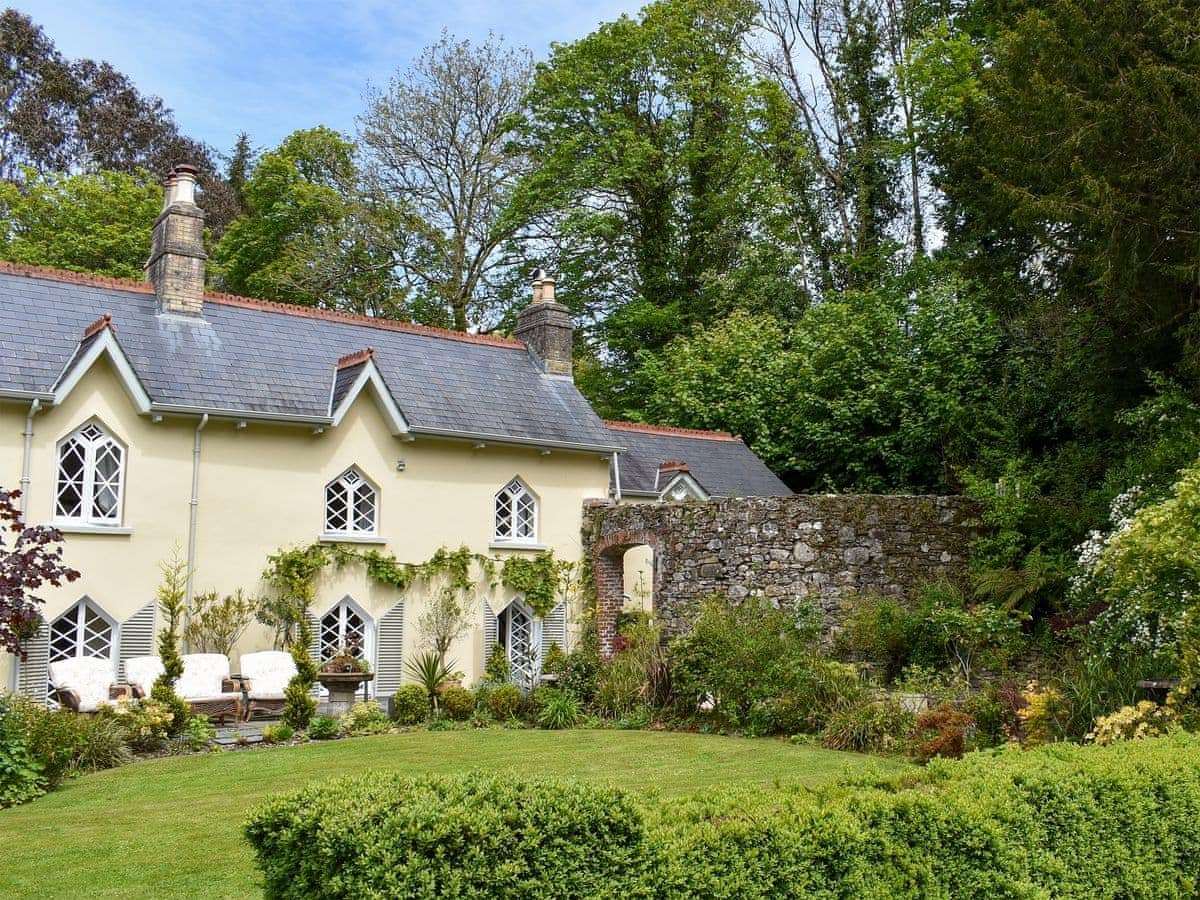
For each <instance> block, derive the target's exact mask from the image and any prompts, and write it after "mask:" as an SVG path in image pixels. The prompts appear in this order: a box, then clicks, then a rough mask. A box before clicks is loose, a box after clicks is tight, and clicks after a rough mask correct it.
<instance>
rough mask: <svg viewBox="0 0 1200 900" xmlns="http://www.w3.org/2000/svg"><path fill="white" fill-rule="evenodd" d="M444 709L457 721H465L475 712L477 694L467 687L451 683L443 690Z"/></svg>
mask: <svg viewBox="0 0 1200 900" xmlns="http://www.w3.org/2000/svg"><path fill="white" fill-rule="evenodd" d="M442 709H443V710H445V712H446V715H448V716H449V717H450V718H451V719H453V720H454V721H456V722H465V721H466V720H467V719H469V718H471V716H472V714H473V713H474V712H475V695H474V694H473V693H471V691H469V690H468V689H467V688H465V687H457V686H454V685H451V686H450V687H448V688H446V689H445V690H444V691H442Z"/></svg>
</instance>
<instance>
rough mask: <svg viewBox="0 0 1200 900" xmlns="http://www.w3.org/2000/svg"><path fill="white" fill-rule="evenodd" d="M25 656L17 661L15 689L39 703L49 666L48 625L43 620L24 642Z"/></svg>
mask: <svg viewBox="0 0 1200 900" xmlns="http://www.w3.org/2000/svg"><path fill="white" fill-rule="evenodd" d="M25 652H26V654H27V655H26V657H25V660H24V661H23V662H22V661H21V660H18V661H17V690H18V691H20V692H21V693H22V694H25V695H26V696H27V697H32V698H33V699H34V700H36V701H38V702H39V703H45V702H46V697H47V695H48V693H49V691H48V690H47V678H48V677H49V676H48V675H47V669H48V668H49V666H50V626H49V625H47V624H46V623H45V622H43V623H42V624H41V625H39V626H38V630H37V632H36V633H35V634H34V635H33V637H31V638H30V639H29V640H28V641H26V642H25Z"/></svg>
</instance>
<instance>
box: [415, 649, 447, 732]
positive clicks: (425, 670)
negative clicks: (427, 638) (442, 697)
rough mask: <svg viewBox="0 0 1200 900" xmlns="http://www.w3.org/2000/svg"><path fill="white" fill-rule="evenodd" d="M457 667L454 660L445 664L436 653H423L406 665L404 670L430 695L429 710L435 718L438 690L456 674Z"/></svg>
mask: <svg viewBox="0 0 1200 900" xmlns="http://www.w3.org/2000/svg"><path fill="white" fill-rule="evenodd" d="M456 665H458V664H457V663H456V662H455V661H454V660H451V661H450V662H448V663H447V662H445V661H444V660H443V659H442V657H441V654H439V653H437V652H435V651H427V652H425V653H422V654H421V655H420V656H417V657H414V658H413V659H410V660H409V661H408V662H406V663H405V664H404V670H405V671H406V672H408V674H409V675H411V676H412V677H413V679H414V680H415V681H416V682H417V684H419V685H421V686H422V687H424V688H425V690H426V691H427V692H428V693H429V708H430V710H431V711H432V712H433V714H434V715H435V716H436V715H437V712H438V688H440V687H441V686H442V682H443V681H446V680H447V679H448V678H449V677H450V675H451V673H453V672H454V667H455V666H456Z"/></svg>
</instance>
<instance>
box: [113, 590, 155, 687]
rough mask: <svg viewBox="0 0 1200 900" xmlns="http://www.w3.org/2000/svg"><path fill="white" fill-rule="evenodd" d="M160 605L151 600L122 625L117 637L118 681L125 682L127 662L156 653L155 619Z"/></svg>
mask: <svg viewBox="0 0 1200 900" xmlns="http://www.w3.org/2000/svg"><path fill="white" fill-rule="evenodd" d="M157 607H158V604H157V603H156V602H155V601H153V600H151V601H150V602H149V603H147V604H146V605H145V606H143V607H142V608H141V609H139V610H138V611H137V612H135V613H134V614H133V615H132V616H130V617H129V618H128V619H126V620H125V621H124V622H122V623H121V630H120V633H119V635H118V637H117V648H118V649H117V652H118V654H119V660H120V662H119V665H118V667H117V680H118V681H125V680H126V679H125V661H126V660H128V659H133V657H135V656H150V655H151V654H152V653H154V617H155V613H156V611H157Z"/></svg>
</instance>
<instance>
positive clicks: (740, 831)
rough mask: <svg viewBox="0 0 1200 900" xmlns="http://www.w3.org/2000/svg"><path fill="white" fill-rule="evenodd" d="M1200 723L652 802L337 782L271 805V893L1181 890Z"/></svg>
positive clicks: (1199, 798) (441, 784) (503, 788)
mask: <svg viewBox="0 0 1200 900" xmlns="http://www.w3.org/2000/svg"><path fill="white" fill-rule="evenodd" d="M1197 821H1200V739H1198V738H1195V737H1190V736H1176V737H1169V738H1162V739H1154V740H1147V741H1140V742H1136V743H1127V744H1121V745H1116V746H1113V747H1103V748H1102V747H1076V746H1068V745H1058V746H1053V747H1047V748H1043V749H1041V750H1037V751H1032V752H1021V751H1003V752H1000V753H995V754H973V755H970V756H968V757H967V758H966V759H964V760H962V761H959V762H954V761H948V760H937V761H935V762H934V763H932V764H931V765H930V766H928V767H927V768H925V769H921V770H914V771H913V772H912V773H908V774H905V775H901V776H889V777H882V776H881V777H878V778H874V777H866V778H863V777H859V778H858V779H856V780H853V781H846V782H843V783H842V784H840V785H837V786H835V787H833V788H828V789H824V790H819V791H812V790H805V789H801V788H782V789H779V790H775V791H730V792H724V793H718V794H705V795H702V796H696V797H692V798H689V799H686V800H676V801H666V802H662V803H658V804H654V805H652V807H651V808H649V809H641V808H639V806H638V805H636V804H635V803H634V802H633V801H632V800H631V799H630V798H629V797H627V796H625V795H623V794H622V793H621V792H620V791H618V790H615V789H613V788H605V787H596V786H587V785H582V784H575V783H571V782H563V781H555V780H536V779H532V780H526V779H521V778H517V777H514V776H505V775H495V774H493V775H475V774H470V775H464V776H459V777H449V778H423V779H404V778H399V777H396V776H385V775H372V776H366V777H361V778H352V779H347V780H344V781H340V782H330V783H327V784H324V785H321V786H318V787H312V788H308V789H306V790H305V791H303V792H301V793H300V794H297V795H293V796H291V797H288V798H282V799H276V800H274V801H272V802H270V803H269V804H268V805H266V806H265V807H263V808H261V809H260V810H258V811H257V812H256V813H255V814H254V817H253V819H252V820H251V823H250V825H249V826H248V834H249V836H250V839H251V842H252V843H253V844H254V846H255V849H256V850H257V852H258V858H259V864H260V866H261V867H262V868H263V871H264V872H265V873H266V876H267V879H266V881H267V893H268V895H269V896H276V897H287V896H314V897H348V896H364V895H399V894H403V895H408V896H430V897H432V896H470V897H474V896H507V897H517V896H528V897H534V896H539V897H541V896H545V897H567V896H570V897H581V896H614V895H620V896H635V897H636V896H647V897H739V898H742V897H847V898H848V897H863V898H884V897H887V898H895V897H913V898H916V897H920V898H928V897H934V898H937V897H946V898H949V897H964V898H966V897H972V898H973V897H1055V898H1058V897H1089V898H1091V897H1133V896H1136V897H1183V896H1194V895H1195V893H1196V891H1197V886H1198V885H1200V828H1197V827H1196V824H1195V823H1196V822H1197Z"/></svg>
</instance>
